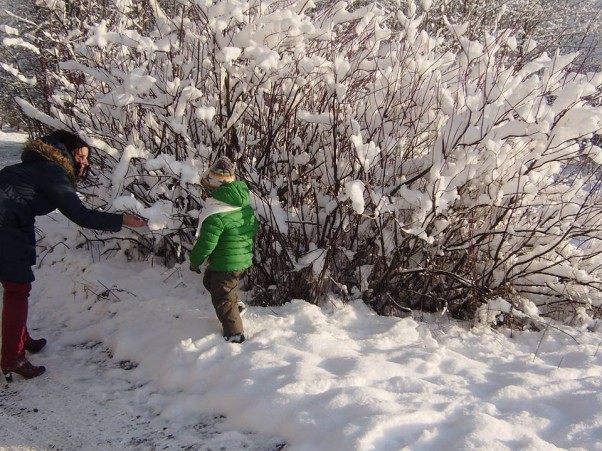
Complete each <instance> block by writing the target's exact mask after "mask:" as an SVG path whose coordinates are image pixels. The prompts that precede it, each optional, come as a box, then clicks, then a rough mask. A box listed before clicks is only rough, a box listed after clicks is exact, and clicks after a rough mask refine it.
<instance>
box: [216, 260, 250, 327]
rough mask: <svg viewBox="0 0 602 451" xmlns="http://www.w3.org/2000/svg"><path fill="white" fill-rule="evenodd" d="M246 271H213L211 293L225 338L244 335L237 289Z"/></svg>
mask: <svg viewBox="0 0 602 451" xmlns="http://www.w3.org/2000/svg"><path fill="white" fill-rule="evenodd" d="M243 272H244V271H230V272H219V271H211V275H210V278H209V280H208V282H209V292H210V293H211V301H212V302H213V307H214V308H215V313H216V314H217V317H218V319H219V320H220V322H221V323H222V327H223V330H224V337H231V336H232V335H238V334H242V333H243V332H244V331H243V327H242V320H241V319H240V313H239V311H238V305H237V304H238V295H237V288H238V282H239V280H240V277H241V276H242V274H243Z"/></svg>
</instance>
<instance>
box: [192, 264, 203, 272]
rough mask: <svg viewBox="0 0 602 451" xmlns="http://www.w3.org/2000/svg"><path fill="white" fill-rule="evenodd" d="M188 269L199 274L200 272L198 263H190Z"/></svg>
mask: <svg viewBox="0 0 602 451" xmlns="http://www.w3.org/2000/svg"><path fill="white" fill-rule="evenodd" d="M190 270H191V271H194V272H196V273H199V274H200V273H201V267H200V266H199V265H193V264H192V263H191V264H190Z"/></svg>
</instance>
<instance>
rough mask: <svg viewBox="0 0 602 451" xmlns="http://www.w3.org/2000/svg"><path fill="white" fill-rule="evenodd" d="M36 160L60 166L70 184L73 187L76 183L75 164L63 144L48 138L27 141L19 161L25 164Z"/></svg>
mask: <svg viewBox="0 0 602 451" xmlns="http://www.w3.org/2000/svg"><path fill="white" fill-rule="evenodd" d="M36 160H46V161H52V162H53V163H57V164H59V165H61V166H62V167H64V168H65V170H66V171H67V174H68V175H69V180H71V184H72V185H73V186H75V184H76V181H77V174H76V172H75V164H74V161H73V157H72V156H71V155H70V153H69V151H68V150H67V148H66V147H65V146H64V145H63V143H61V142H60V141H58V140H56V139H53V138H51V137H49V136H45V137H43V138H37V139H34V140H33V141H29V142H28V143H27V144H26V145H25V147H24V149H23V153H22V154H21V161H22V162H23V163H27V162H29V161H36Z"/></svg>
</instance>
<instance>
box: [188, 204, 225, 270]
mask: <svg viewBox="0 0 602 451" xmlns="http://www.w3.org/2000/svg"><path fill="white" fill-rule="evenodd" d="M223 231H224V226H223V223H222V221H221V220H220V219H219V218H218V217H217V216H215V215H213V216H209V217H208V218H207V219H205V221H203V224H202V225H201V229H200V233H199V238H198V239H197V240H196V243H195V244H194V246H193V248H192V250H191V251H190V264H191V265H194V266H200V265H202V264H203V262H204V261H205V260H207V258H208V257H209V256H210V255H211V253H212V252H213V250H214V249H215V247H216V246H217V243H218V241H219V237H220V236H221V234H222V232H223Z"/></svg>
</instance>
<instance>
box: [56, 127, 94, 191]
mask: <svg viewBox="0 0 602 451" xmlns="http://www.w3.org/2000/svg"><path fill="white" fill-rule="evenodd" d="M48 136H49V137H50V138H53V139H56V140H57V141H60V142H61V143H63V145H64V146H65V148H66V149H67V151H68V152H69V153H70V154H73V152H74V151H75V150H76V149H80V148H82V147H87V148H88V161H91V158H92V147H90V146H89V145H88V143H87V142H86V141H84V140H83V139H81V138H80V137H79V136H77V135H76V134H75V133H72V132H70V131H67V130H55V131H53V132H52V133H51V134H50V135H48ZM75 168H76V171H77V172H78V173H79V165H78V164H77V163H75ZM91 171H92V164H91V163H90V164H89V165H88V166H86V168H85V169H84V172H83V174H81V175H80V176H79V178H80V179H87V178H88V176H89V175H90V172H91Z"/></svg>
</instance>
